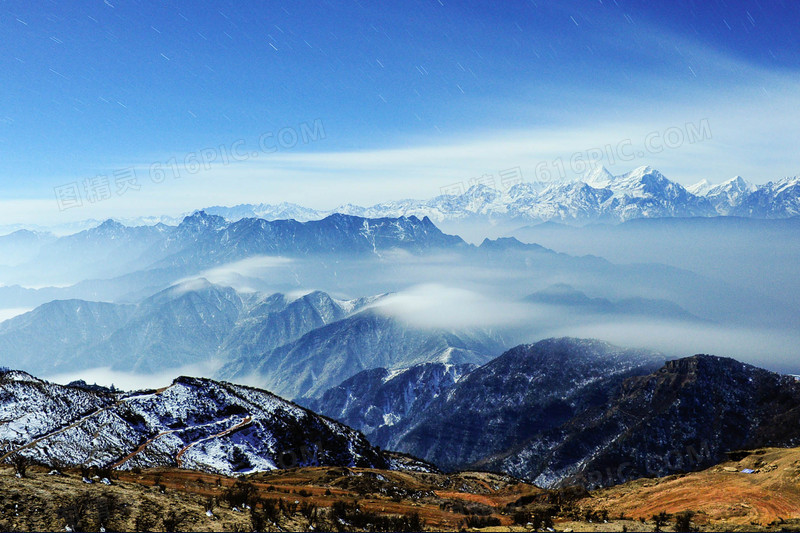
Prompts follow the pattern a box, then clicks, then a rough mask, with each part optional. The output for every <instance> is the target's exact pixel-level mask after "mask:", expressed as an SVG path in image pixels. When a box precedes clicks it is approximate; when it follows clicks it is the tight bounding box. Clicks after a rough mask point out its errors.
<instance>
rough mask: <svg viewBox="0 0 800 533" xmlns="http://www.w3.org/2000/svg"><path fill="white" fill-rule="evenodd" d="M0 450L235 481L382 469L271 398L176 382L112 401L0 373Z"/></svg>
mask: <svg viewBox="0 0 800 533" xmlns="http://www.w3.org/2000/svg"><path fill="white" fill-rule="evenodd" d="M0 397H2V399H3V401H2V402H0V408H2V423H0V442H2V443H3V446H4V448H3V449H4V450H6V451H5V452H4V454H3V456H2V457H0V460H4V459H6V458H8V456H9V455H11V454H13V453H18V454H20V455H23V456H26V457H28V458H30V459H32V460H34V461H38V462H42V463H45V464H51V465H52V464H57V465H65V466H68V465H79V464H84V465H97V466H103V467H113V468H121V469H131V468H134V467H137V466H138V467H142V468H145V467H154V466H179V467H183V468H191V469H196V470H201V471H204V472H211V473H221V474H233V473H247V472H255V471H266V470H274V469H276V468H289V467H293V466H309V465H331V466H335V465H338V466H365V467H386V466H387V465H388V462H387V459H386V458H385V457H384V456H383V455H382V453H381V452H379V451H378V450H377V449H375V448H373V447H372V446H370V444H369V443H368V442H367V440H366V439H365V438H364V437H363V435H361V434H360V433H357V432H356V431H354V430H352V429H350V428H348V427H346V426H344V425H342V424H339V423H337V422H333V421H332V420H329V419H326V418H323V417H320V416H318V415H316V414H314V413H312V412H311V411H308V410H306V409H303V408H301V407H299V406H297V405H295V404H292V403H290V402H287V401H285V400H283V399H281V398H279V397H277V396H275V395H273V394H271V393H269V392H266V391H262V390H258V389H253V388H249V387H243V386H239V385H233V384H230V383H224V382H217V381H212V380H209V379H196V378H187V377H181V378H178V379H176V380H175V381H173V383H172V385H170V386H169V387H166V388H165V389H162V390H158V391H142V392H137V393H128V394H120V393H111V392H105V391H90V390H85V389H81V388H76V387H65V386H60V385H54V384H50V383H47V382H44V381H41V380H38V379H36V378H33V377H31V376H30V375H27V374H25V373H22V372H10V371H3V372H2V373H0Z"/></svg>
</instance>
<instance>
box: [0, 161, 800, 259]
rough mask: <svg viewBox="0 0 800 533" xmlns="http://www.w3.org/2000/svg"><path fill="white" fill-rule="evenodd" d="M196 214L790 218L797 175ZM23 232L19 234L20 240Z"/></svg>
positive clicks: (510, 220) (528, 185) (476, 190)
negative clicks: (762, 180)
mask: <svg viewBox="0 0 800 533" xmlns="http://www.w3.org/2000/svg"><path fill="white" fill-rule="evenodd" d="M202 211H203V213H205V214H207V215H209V216H218V217H221V218H224V219H225V220H227V221H229V222H236V221H239V220H242V219H247V218H257V219H263V220H268V221H275V220H295V221H298V222H309V221H316V220H322V219H324V218H326V217H329V216H330V215H333V214H345V215H353V216H358V217H362V218H373V219H376V218H398V217H411V216H415V217H417V218H420V219H423V218H425V217H428V218H429V219H431V220H432V221H433V222H435V223H437V224H441V223H448V222H449V223H455V222H477V221H483V222H491V223H493V224H501V225H504V224H517V225H520V224H531V223H540V222H547V221H556V222H566V223H574V224H585V223H588V222H609V223H617V222H624V221H626V220H632V219H636V218H660V217H692V216H703V217H708V216H740V217H750V218H791V217H795V216H798V215H800V176H794V177H787V178H783V179H779V180H776V181H770V182H767V183H765V184H762V185H755V184H753V183H750V182H748V181H747V180H745V179H744V178H742V177H741V176H736V177H734V178H731V179H730V180H727V181H725V182H722V183H719V184H712V183H710V182H709V181H708V180H705V179H704V180H701V181H700V182H698V183H695V184H693V185H689V186H686V187H684V186H683V185H681V184H679V183H677V182H675V181H671V180H669V179H668V178H666V177H665V176H664V175H663V174H661V173H660V172H659V171H658V170H655V169H653V168H651V167H649V166H642V167H638V168H636V169H634V170H632V171H631V172H628V173H625V174H621V175H617V176H615V175H612V174H611V173H610V172H609V171H608V170H607V169H606V168H605V167H603V166H597V167H595V168H593V169H591V170H589V171H588V172H587V173H586V175H584V176H583V177H582V178H580V179H578V180H573V181H566V180H553V181H546V182H542V181H537V182H522V183H517V184H515V185H513V186H511V187H510V188H508V189H506V190H502V191H501V190H499V189H496V188H494V187H490V186H487V185H483V184H477V185H473V186H471V187H469V188H468V189H467V190H465V191H464V192H461V193H458V194H443V195H440V196H436V197H434V198H431V199H428V200H411V199H406V200H398V201H386V202H382V203H378V204H375V205H372V206H369V207H362V206H358V205H353V204H343V205H340V206H338V207H336V208H334V209H330V210H321V209H314V208H310V207H304V206H300V205H297V204H292V203H287V202H283V203H279V204H267V203H258V204H239V205H235V206H232V207H226V206H211V207H207V208H204V209H202ZM194 213H197V211H195V212H194ZM194 213H185V214H183V215H178V216H169V215H162V216H158V217H152V216H149V217H134V218H123V219H120V220H119V222H121V223H124V224H125V225H127V226H159V225H161V226H165V225H166V226H177V225H179V224H180V223H181V221H182V220H183V219H184V218H185V217H186V216H191V215H193V214H194ZM102 223H103V221H100V220H86V221H83V222H80V223H70V224H67V225H63V226H58V227H54V228H48V227H38V226H26V227H21V226H19V225H15V226H8V227H7V228H5V229H6V232H7V233H8V234H15V237H13V239H8V241H7V243H4V242H3V241H2V240H0V249H3V248H4V246H5V245H8V246H10V245H11V244H12V240H13V241H16V242H15V243H14V245H15V246H16V247H17V249H18V250H21V251H26V250H30V249H31V248H32V247H33V248H35V246H36V243H37V241H45V242H46V241H50V240H52V239H54V238H55V237H54V236H53V235H52V233H51V232H55V233H56V234H58V235H66V234H72V233H76V232H79V231H82V230H86V229H91V228H93V227H95V226H99V225H101V224H102ZM448 228H449V226H448ZM21 230H24V232H23V233H20V231H21ZM31 230H32V231H31ZM0 239H1V238H0Z"/></svg>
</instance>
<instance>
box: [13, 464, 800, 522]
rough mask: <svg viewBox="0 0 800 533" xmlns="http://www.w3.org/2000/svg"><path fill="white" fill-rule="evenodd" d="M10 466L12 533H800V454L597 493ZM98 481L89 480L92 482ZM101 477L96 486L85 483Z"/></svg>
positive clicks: (474, 482) (381, 477)
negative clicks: (473, 532) (18, 469)
mask: <svg viewBox="0 0 800 533" xmlns="http://www.w3.org/2000/svg"><path fill="white" fill-rule="evenodd" d="M104 475H109V473H108V472H92V471H89V472H87V471H83V472H81V471H77V470H64V471H63V473H61V474H54V473H52V472H50V471H48V470H47V469H45V468H42V467H35V466H34V467H28V468H27V469H26V472H25V475H24V477H19V476H17V475H16V473H15V469H14V467H12V466H10V465H3V466H2V467H0V530H3V531H64V530H67V531H69V530H73V531H77V530H83V531H101V530H106V531H287V530H289V531H296V530H306V531H320V530H325V531H417V530H434V531H441V530H450V531H458V530H462V529H467V530H484V531H533V530H536V529H540V530H545V529H546V528H547V527H552V528H553V529H554V530H556V531H658V530H662V531H678V530H702V531H797V530H800V448H795V449H774V448H768V449H759V450H754V451H749V452H737V453H734V454H731V460H730V461H728V462H726V463H723V464H720V465H717V466H714V467H712V468H709V469H707V470H705V471H702V472H696V473H690V474H683V475H676V476H669V477H666V478H661V479H640V480H636V481H632V482H629V483H626V484H624V485H619V486H616V487H611V488H607V489H601V490H597V491H593V492H591V493H590V492H586V491H585V490H583V489H581V488H578V487H573V488H565V489H559V490H552V491H544V490H541V489H538V488H536V487H534V486H532V485H530V484H526V483H522V482H519V481H518V480H515V479H513V478H510V477H507V476H500V475H495V474H488V473H480V472H462V473H458V474H439V473H424V472H397V471H388V470H375V469H364V468H337V467H316V468H298V469H291V470H282V471H276V472H270V473H260V474H253V475H250V476H245V477H240V478H238V479H237V478H231V477H225V476H217V475H212V474H204V473H199V472H196V471H191V470H179V469H152V470H145V471H141V472H140V471H136V472H123V471H115V472H113V473H111V474H110V475H111V476H112V479H111V480H110V483H111V484H110V485H108V484H105V483H103V481H102V476H104ZM87 478H88V479H87ZM88 480H91V481H93V482H92V483H87V482H86V481H88Z"/></svg>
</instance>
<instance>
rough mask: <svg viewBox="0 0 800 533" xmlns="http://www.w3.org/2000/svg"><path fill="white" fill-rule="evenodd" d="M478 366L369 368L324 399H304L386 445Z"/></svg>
mask: <svg viewBox="0 0 800 533" xmlns="http://www.w3.org/2000/svg"><path fill="white" fill-rule="evenodd" d="M475 368H477V365H473V364H461V365H450V364H445V363H424V364H421V365H415V366H412V367H410V368H407V369H403V370H398V371H393V372H390V371H388V370H386V369H385V368H374V369H371V370H364V371H363V372H359V373H358V374H356V375H355V376H353V377H351V378H349V379H346V380H345V381H344V382H342V384H341V385H338V386H336V387H333V388H331V389H328V390H327V391H325V392H324V393H323V394H322V395H321V396H320V397H319V398H301V399H300V400H299V401H300V403H302V404H303V405H305V406H306V407H308V408H309V409H311V410H312V411H315V412H317V413H320V414H323V415H325V416H329V417H331V418H335V419H336V420H339V421H340V422H343V423H345V424H347V425H348V426H350V427H353V428H355V429H358V430H359V431H361V432H362V433H364V435H365V436H366V437H367V438H368V439H369V441H370V442H372V443H373V444H376V445H378V446H382V447H385V446H386V445H387V443H388V441H389V439H390V437H391V435H392V434H394V433H396V432H397V431H398V430H399V429H398V427H397V426H402V425H403V424H405V423H406V422H407V421H408V420H409V419H410V418H412V417H413V414H414V413H419V412H423V411H424V410H426V409H427V408H428V407H429V406H430V405H431V403H432V402H433V401H434V400H435V399H436V398H438V397H439V396H441V395H442V394H446V393H447V391H448V390H450V389H451V388H452V387H453V386H454V385H455V384H456V383H458V381H459V380H460V379H461V378H462V377H463V376H465V375H466V374H468V373H469V372H470V371H472V370H474V369H475Z"/></svg>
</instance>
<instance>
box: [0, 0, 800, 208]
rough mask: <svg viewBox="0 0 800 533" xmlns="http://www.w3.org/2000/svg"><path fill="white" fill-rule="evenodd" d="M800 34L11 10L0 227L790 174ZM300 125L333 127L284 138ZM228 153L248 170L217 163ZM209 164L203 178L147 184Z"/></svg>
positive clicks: (631, 9) (775, 13)
mask: <svg viewBox="0 0 800 533" xmlns="http://www.w3.org/2000/svg"><path fill="white" fill-rule="evenodd" d="M799 25H800V7H798V4H797V3H796V2H788V1H787V2H781V1H768V2H767V1H763V2H755V1H753V2H732V1H725V2H723V1H708V2H700V1H698V2H694V1H685V0H683V1H681V0H679V1H673V2H661V3H658V5H653V3H651V2H634V1H626V0H616V1H614V0H603V1H599V0H593V1H589V0H586V1H575V2H544V1H539V2H532V1H508V2H498V3H494V4H490V3H487V2H472V1H463V2H450V1H446V0H441V1H439V0H430V1H429V0H406V1H402V2H393V1H387V2H367V1H362V2H348V1H340V2H321V1H308V2H305V1H296V2H284V1H270V2H217V3H215V6H214V7H213V8H210V7H200V6H198V5H196V3H194V2H150V1H141V2H130V1H123V0H107V1H105V2H103V1H94V2H80V3H78V2H41V3H31V2H17V1H5V2H2V3H0V47H1V48H0V51H2V53H1V54H0V87H2V90H0V179H2V190H3V192H4V194H3V197H2V198H1V199H0V208H2V212H3V217H4V218H3V222H6V223H7V222H10V221H11V218H15V219H20V220H21V219H23V218H26V219H29V220H31V219H43V220H44V219H54V220H66V219H76V218H77V219H80V218H89V217H103V216H108V215H113V214H116V213H119V214H120V215H127V216H129V215H134V214H155V213H175V212H181V211H183V210H187V209H192V208H196V207H202V206H205V205H212V204H233V203H238V202H253V201H264V202H269V203H277V202H280V201H284V200H286V201H293V202H297V203H302V204H306V205H311V206H312V207H320V208H331V207H334V206H335V205H337V204H341V203H345V202H353V203H361V204H369V203H374V202H378V201H382V200H390V199H398V198H403V197H417V198H425V197H431V196H434V195H436V194H438V193H439V192H440V190H441V188H442V187H445V186H448V185H449V184H452V183H457V182H466V181H468V180H469V179H471V178H474V177H477V176H481V175H485V174H493V173H497V172H498V171H500V170H503V169H506V168H511V167H519V168H521V169H522V172H523V175H524V176H525V178H526V179H530V180H533V179H535V178H537V177H543V176H542V175H541V174H542V172H541V171H542V170H543V169H544V168H547V169H549V170H550V174H549V175H552V174H553V173H557V172H558V171H559V168H560V167H559V164H558V163H557V161H561V162H562V165H561V166H563V167H564V168H566V171H567V173H568V174H570V177H572V176H573V175H574V174H575V172H574V171H575V170H576V168H574V167H575V166H576V165H574V164H570V158H571V157H574V155H575V154H581V153H586V152H587V151H588V150H590V149H592V148H600V147H604V146H617V145H619V143H620V142H622V141H624V140H627V139H629V140H630V141H631V146H633V147H634V148H633V150H632V153H633V154H634V155H635V157H633V158H632V159H631V160H628V161H619V160H615V161H612V160H609V158H608V157H607V155H605V156H604V160H603V161H602V162H603V163H605V164H606V165H607V166H609V167H610V168H611V170H612V171H615V172H618V173H622V172H625V171H628V170H630V169H632V168H634V167H636V166H639V165H642V164H650V165H652V166H655V167H656V168H659V169H660V170H662V172H664V173H665V174H666V175H667V176H668V177H670V178H673V179H675V180H677V181H680V182H682V183H685V184H689V183H692V182H695V181H698V180H699V179H702V178H707V179H709V180H710V181H712V182H719V181H722V180H724V179H728V178H730V177H732V176H733V175H736V174H741V175H743V176H745V177H746V178H748V179H751V180H752V181H755V182H765V181H767V180H770V179H778V178H781V177H784V176H787V175H795V174H798V173H799V172H800V169H798V166H799V165H798V161H797V139H798V138H800V131H799V130H800V126H798V124H800V111H798V110H800V106H798V104H800V91H799V90H798V89H800V77H799V76H798V70H799V69H800V44H798V39H797V36H796V31H797V30H796V29H797V27H798V26H799ZM315 121H316V122H315ZM702 121H705V122H702ZM700 123H703V124H705V125H706V126H707V129H708V131H709V132H710V135H708V136H707V138H704V139H702V140H701V141H700V142H696V143H689V142H681V143H671V146H670V147H668V148H666V149H663V150H661V151H654V150H648V149H646V147H644V146H643V144H642V143H643V141H644V139H645V138H646V137H647V135H648V134H650V133H652V132H660V133H661V134H662V135H663V134H665V132H667V131H668V130H670V128H672V129H675V128H677V129H678V130H681V131H683V132H684V133H685V132H686V131H687V124H695V125H697V124H700ZM303 124H311V125H314V124H316V126H320V125H321V128H322V130H319V129H318V130H317V132H316V133H317V135H315V136H312V137H313V138H311V139H310V140H309V142H302V140H300V141H298V142H296V143H294V142H291V141H292V139H293V136H294V135H297V137H298V139H300V138H301V137H302V135H301V134H302V128H303ZM320 131H324V135H320V134H319V133H320ZM264 135H267V136H268V137H266V139H271V140H270V141H269V142H264V143H263V146H260V145H259V139H262V140H263V139H265V138H264V137H263V136H264ZM270 135H271V137H269V136H270ZM279 135H284V136H285V137H283V139H284V140H285V141H287V142H278V141H276V139H277V138H278V136H279ZM234 144H235V145H236V146H239V147H246V148H245V150H246V152H247V153H248V154H250V157H248V158H247V161H239V162H236V163H230V164H224V163H222V159H223V152H224V151H225V150H228V149H230V147H231V146H232V145H234ZM220 147H225V148H224V149H223V148H220ZM260 148H265V149H268V150H271V149H272V148H275V151H274V152H272V151H268V150H260ZM204 149H205V150H206V154H207V155H208V156H209V157H208V158H209V159H210V155H211V153H212V152H213V153H214V154H215V156H216V157H215V159H216V160H215V161H213V162H209V165H208V166H209V167H210V168H208V169H206V168H204V167H203V168H202V169H201V171H199V172H197V173H187V172H186V171H185V169H184V168H181V169H179V172H178V173H179V174H181V175H182V177H181V179H173V178H172V176H167V178H166V179H165V180H164V181H162V182H158V183H156V182H154V181H153V180H152V179H150V178H151V177H152V175H151V172H152V168H153V167H152V165H153V164H154V163H155V164H162V165H161V166H159V167H158V168H159V169H160V168H162V167H169V166H170V165H169V161H170V160H171V159H172V158H174V161H175V162H176V165H178V166H181V165H184V164H185V161H186V157H187V155H190V154H194V153H198V154H199V153H201V151H202V150H204ZM208 150H211V151H208ZM255 152H260V153H258V154H257V155H258V156H257V157H252V155H253V154H254V153H255ZM201 159H202V157H201ZM563 163H566V164H563ZM201 166H202V165H201ZM581 168H582V167H581V166H580V165H578V168H577V170H581ZM128 169H133V171H134V172H135V173H136V176H137V179H138V182H137V184H138V186H139V189H138V190H128V191H127V192H125V193H124V194H117V191H112V195H111V197H110V198H108V199H104V200H103V201H96V202H89V201H88V200H87V199H86V198H84V201H83V202H82V206H81V208H80V209H67V210H63V211H60V210H59V209H58V205H57V204H56V200H55V198H54V187H57V186H62V185H65V184H70V183H77V184H78V185H79V187H84V185H85V184H84V180H86V179H87V178H92V177H95V176H112V177H113V175H114V173H115V172H123V171H127V170H128ZM80 192H81V194H82V195H84V196H86V191H85V189H81V190H80Z"/></svg>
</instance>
